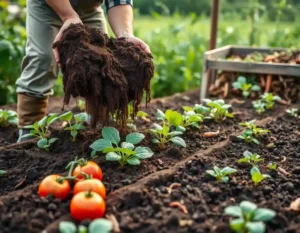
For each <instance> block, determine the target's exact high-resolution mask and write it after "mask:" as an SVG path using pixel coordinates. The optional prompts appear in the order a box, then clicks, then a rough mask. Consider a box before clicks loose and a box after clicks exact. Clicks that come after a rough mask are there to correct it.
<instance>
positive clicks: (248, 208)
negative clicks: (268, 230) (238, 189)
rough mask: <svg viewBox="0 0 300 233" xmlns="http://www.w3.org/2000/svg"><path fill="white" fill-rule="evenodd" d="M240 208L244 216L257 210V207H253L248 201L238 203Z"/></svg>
mask: <svg viewBox="0 0 300 233" xmlns="http://www.w3.org/2000/svg"><path fill="white" fill-rule="evenodd" d="M240 208H241V210H242V213H243V214H244V215H248V214H251V213H254V211H255V210H256V209H257V205H255V204H254V203H252V202H250V201H242V202H241V203H240Z"/></svg>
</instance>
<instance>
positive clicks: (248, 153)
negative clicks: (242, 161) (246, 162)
mask: <svg viewBox="0 0 300 233" xmlns="http://www.w3.org/2000/svg"><path fill="white" fill-rule="evenodd" d="M243 155H244V156H245V157H246V158H250V157H251V156H252V153H251V152H250V151H247V150H246V151H244V153H243Z"/></svg>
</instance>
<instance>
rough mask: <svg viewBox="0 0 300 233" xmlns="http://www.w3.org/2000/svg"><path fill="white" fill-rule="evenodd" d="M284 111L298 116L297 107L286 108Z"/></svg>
mask: <svg viewBox="0 0 300 233" xmlns="http://www.w3.org/2000/svg"><path fill="white" fill-rule="evenodd" d="M286 112H287V113H288V114H289V115H290V116H292V117H296V118H297V117H298V108H290V109H287V110H286Z"/></svg>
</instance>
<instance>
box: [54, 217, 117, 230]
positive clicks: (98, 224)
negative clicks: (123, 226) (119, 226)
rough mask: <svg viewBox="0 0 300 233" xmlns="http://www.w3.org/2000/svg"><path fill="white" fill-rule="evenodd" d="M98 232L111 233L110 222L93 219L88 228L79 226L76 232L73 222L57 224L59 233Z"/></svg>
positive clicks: (111, 225) (102, 219) (111, 226)
mask: <svg viewBox="0 0 300 233" xmlns="http://www.w3.org/2000/svg"><path fill="white" fill-rule="evenodd" d="M99 230H100V231H101V233H110V232H112V230H113V224H112V222H111V221H109V220H107V219H105V218H99V219H95V220H93V221H92V222H91V223H90V225H89V227H88V228H87V227H86V226H83V225H79V226H78V231H77V227H76V225H75V223H73V222H67V221H61V222H60V223H59V232H60V233H99Z"/></svg>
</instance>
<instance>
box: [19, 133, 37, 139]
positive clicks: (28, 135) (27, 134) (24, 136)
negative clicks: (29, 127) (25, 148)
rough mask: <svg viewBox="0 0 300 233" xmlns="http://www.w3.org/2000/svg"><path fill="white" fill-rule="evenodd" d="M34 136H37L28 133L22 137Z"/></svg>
mask: <svg viewBox="0 0 300 233" xmlns="http://www.w3.org/2000/svg"><path fill="white" fill-rule="evenodd" d="M33 136H35V135H34V134H31V133H28V134H24V135H22V137H21V138H28V137H33Z"/></svg>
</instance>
